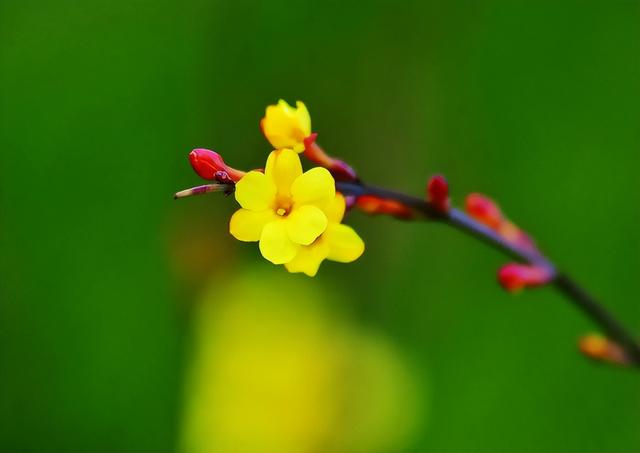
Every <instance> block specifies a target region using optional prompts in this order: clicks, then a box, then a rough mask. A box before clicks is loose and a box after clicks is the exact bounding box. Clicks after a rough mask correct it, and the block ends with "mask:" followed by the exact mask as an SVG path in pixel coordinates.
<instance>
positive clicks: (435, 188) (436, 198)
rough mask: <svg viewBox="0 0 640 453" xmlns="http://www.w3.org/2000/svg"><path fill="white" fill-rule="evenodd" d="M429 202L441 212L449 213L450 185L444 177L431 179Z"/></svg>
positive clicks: (428, 192) (428, 184)
mask: <svg viewBox="0 0 640 453" xmlns="http://www.w3.org/2000/svg"><path fill="white" fill-rule="evenodd" d="M427 200H428V201H429V203H431V204H432V205H433V207H434V208H436V209H437V210H438V211H440V212H443V213H444V212H447V211H448V210H449V207H450V205H451V202H450V200H449V183H448V182H447V180H446V179H445V177H444V176H442V175H435V176H432V177H431V178H429V182H428V183H427Z"/></svg>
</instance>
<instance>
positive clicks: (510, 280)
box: [498, 263, 553, 292]
mask: <svg viewBox="0 0 640 453" xmlns="http://www.w3.org/2000/svg"><path fill="white" fill-rule="evenodd" d="M552 278H553V273H552V272H551V271H550V270H549V269H547V268H545V267H543V266H534V265H526V264H516V263H510V264H507V265H505V266H503V267H502V268H500V270H499V271H498V282H499V283H500V285H501V286H502V287H503V288H504V289H506V290H507V291H509V292H515V291H518V290H521V289H522V288H525V287H533V286H541V285H544V284H546V283H549V282H550V281H551V279H552Z"/></svg>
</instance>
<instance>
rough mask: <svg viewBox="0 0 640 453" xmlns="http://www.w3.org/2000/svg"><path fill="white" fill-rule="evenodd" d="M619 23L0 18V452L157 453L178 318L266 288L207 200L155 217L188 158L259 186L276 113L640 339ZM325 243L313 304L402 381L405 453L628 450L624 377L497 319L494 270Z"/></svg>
mask: <svg viewBox="0 0 640 453" xmlns="http://www.w3.org/2000/svg"><path fill="white" fill-rule="evenodd" d="M639 20H640V4H639V3H638V2H636V1H632V0H628V1H625V0H614V1H610V2H601V1H595V0H591V1H578V0H567V1H559V2H551V1H539V2H521V1H510V0H509V1H508V0H500V1H499V0H488V1H482V2H474V1H464V0H459V1H445V0H441V1H401V2H391V1H380V0H377V1H371V2H356V1H351V2H349V1H346V2H345V1H341V2H333V1H325V2H320V1H294V0H286V1H285V0H276V1H270V2H247V1H237V2H230V1H227V2H223V1H205V0H185V1H183V2H171V1H166V0H160V1H151V0H132V1H120V0H109V1H106V0H95V1H91V2H84V3H80V2H75V1H70V0H62V1H56V2H54V1H31V0H25V1H22V2H18V1H10V0H9V1H4V2H1V3H0V123H1V124H2V128H1V129H0V450H2V451H42V450H48V451H166V450H171V449H174V448H176V447H177V444H178V433H179V429H180V424H181V415H182V406H183V401H182V392H183V378H184V373H185V371H184V370H185V364H186V363H187V358H188V357H189V353H188V351H190V350H191V348H192V344H191V341H190V340H189V338H190V335H189V331H190V330H189V326H190V323H189V322H188V321H189V319H190V316H189V315H190V314H191V312H192V310H191V308H190V307H191V303H192V302H193V301H194V300H197V299H198V297H199V295H200V294H201V291H202V288H203V287H204V286H205V285H206V284H207V282H208V281H209V280H210V278H211V275H218V276H219V278H223V277H224V276H225V275H226V274H225V272H224V269H225V268H226V269H230V270H231V271H232V272H233V273H236V274H242V273H243V272H244V270H245V269H246V268H247V267H246V266H247V265H248V264H250V263H251V264H256V261H260V265H261V266H271V265H270V264H268V263H267V262H265V261H261V258H260V257H259V256H258V251H257V250H256V248H255V247H252V246H247V245H246V244H241V243H238V242H234V241H233V240H232V238H230V236H229V235H228V234H227V233H226V228H227V219H228V215H229V214H230V213H231V212H232V211H233V209H234V206H233V205H234V202H233V200H231V199H226V200H225V199H222V197H215V196H209V197H204V198H198V199H193V200H185V201H182V202H180V203H174V202H173V201H172V200H171V194H172V193H173V192H174V191H175V190H177V189H180V188H183V187H186V186H189V185H194V184H196V183H197V178H196V177H195V175H193V174H192V172H191V170H190V168H189V167H188V163H187V160H186V154H187V152H188V151H189V150H190V149H191V148H193V147H197V146H198V147H210V148H214V149H216V150H218V151H219V152H221V153H223V155H224V156H225V159H226V160H227V161H228V162H229V163H231V164H232V165H236V166H238V167H246V168H250V167H257V166H260V165H262V163H263V162H264V159H265V157H266V153H267V152H268V151H269V148H268V147H267V145H266V142H265V141H264V139H263V138H262V137H261V136H260V134H259V131H258V128H257V122H258V119H259V118H260V117H261V114H262V112H263V109H264V107H265V106H266V105H267V104H269V103H272V102H274V101H276V100H277V99H278V98H280V97H283V98H285V99H287V100H289V101H294V100H296V99H302V100H304V101H305V103H306V104H307V106H308V107H309V109H310V112H311V115H312V119H313V125H314V130H316V131H318V132H319V134H320V135H319V141H320V143H322V145H323V146H324V147H325V148H326V149H327V150H328V151H330V152H333V153H334V154H337V155H339V156H341V157H343V158H345V160H347V161H348V162H351V163H353V164H354V166H355V167H356V168H357V169H358V170H359V171H360V174H361V175H362V176H363V178H365V179H366V180H369V181H375V182H378V183H380V184H381V185H387V186H390V187H395V188H398V189H404V190H408V191H411V192H414V193H421V192H422V191H423V188H424V183H425V180H426V178H427V176H428V175H429V174H431V173H435V172H442V173H444V174H446V175H447V177H448V178H449V181H450V183H451V186H452V192H453V197H454V201H457V202H461V201H462V199H463V197H464V194H466V193H467V192H469V191H473V190H478V191H482V192H486V193H488V194H489V195H493V196H495V197H496V198H497V199H498V200H499V201H500V203H501V205H502V206H503V208H504V209H505V211H506V212H507V214H508V215H509V216H510V217H511V218H512V219H514V220H515V221H516V222H518V223H519V224H521V225H522V226H524V227H525V228H527V229H528V230H529V231H530V232H531V233H532V234H533V235H534V236H535V237H536V238H537V239H538V241H539V243H540V244H541V245H542V248H543V250H545V251H548V252H549V254H550V255H551V256H553V257H557V259H558V262H559V263H560V264H561V265H562V266H563V267H565V268H567V269H571V270H572V271H573V272H574V273H575V275H576V277H577V278H578V279H579V280H581V281H582V282H584V283H585V284H586V286H587V287H589V288H591V289H592V290H593V291H594V293H595V294H597V295H599V296H601V297H602V298H603V299H604V300H605V301H606V303H607V305H608V306H609V307H610V308H611V309H612V310H613V311H614V312H616V313H617V314H619V315H620V316H621V317H622V318H623V319H625V320H626V323H627V324H629V325H631V326H633V327H640V306H638V304H637V284H638V282H637V273H638V268H639V264H640V231H639V230H638V227H637V226H638V223H639V221H640V207H639V206H638V202H637V199H638V195H637V192H638V189H637V172H638V169H639V168H640V153H639V152H638V149H640V133H639V129H638V124H637V119H638V117H639V116H640V82H639V81H640V59H638V55H640V27H639V26H638V24H639V23H640V22H639ZM349 222H350V223H351V224H352V225H354V226H355V227H356V228H357V229H358V231H359V232H360V233H361V236H362V237H363V238H364V239H365V242H366V243H367V251H366V253H365V255H364V256H363V257H362V258H361V259H360V260H359V261H358V262H357V263H355V264H353V265H348V266H347V265H338V264H325V265H324V266H323V268H322V269H321V272H320V274H319V276H318V277H317V278H316V280H315V281H314V284H318V285H327V286H334V287H337V288H339V291H340V292H341V293H342V296H341V300H344V301H345V302H344V305H345V307H344V310H346V311H348V312H349V313H350V316H351V318H352V319H353V320H354V322H357V323H359V324H360V325H362V326H364V327H367V326H369V327H372V328H375V330H376V331H381V332H384V334H385V335H386V336H387V337H389V338H392V339H393V341H394V343H395V344H396V347H399V348H400V349H401V350H402V351H403V354H405V355H407V356H411V357H413V363H415V364H416V366H417V367H418V368H419V373H424V374H426V375H428V376H429V388H430V397H429V407H428V409H427V412H428V413H429V419H428V423H426V424H424V426H422V427H421V430H420V432H419V435H418V436H417V438H416V439H415V442H414V445H412V446H410V447H408V449H409V450H410V451H486V452H489V451H505V450H517V451H545V450H551V451H585V452H596V451H598V452H599V451H637V450H639V449H640V430H638V418H639V415H640V385H639V382H640V381H639V380H638V379H639V377H638V375H637V373H634V372H630V371H626V370H620V369H613V368H607V367H598V366H595V365H593V364H591V363H589V362H587V361H585V360H584V359H583V358H582V357H580V356H579V355H578V354H577V353H576V351H575V341H576V339H577V337H578V336H579V335H581V334H583V333H585V332H586V331H588V330H589V329H591V326H590V325H589V324H588V323H587V322H586V321H585V320H584V319H582V317H581V316H580V315H579V314H578V313H577V312H576V311H575V310H574V309H573V308H572V307H571V306H570V305H569V304H567V303H566V302H565V301H564V300H562V299H561V298H560V297H559V296H558V295H556V294H555V293H553V291H551V290H549V289H543V290H539V291H534V292H531V293H525V294H522V295H521V296H519V297H511V296H509V295H506V294H503V293H502V292H501V291H500V290H499V289H498V288H497V287H496V285H495V283H494V274H495V269H496V268H497V266H498V265H500V264H501V263H503V262H504V259H503V258H502V257H500V256H498V255H497V254H496V253H494V252H492V251H490V250H488V249H487V248H486V247H484V246H482V245H481V244H477V243H475V242H473V241H472V240H470V239H468V238H465V237H461V236H460V235H459V234H458V233H457V232H454V231H449V230H445V229H444V228H442V227H440V226H430V225H425V224H408V223H401V222H397V221H394V220H391V219H382V218H376V219H369V218H367V217H365V216H363V215H360V214H355V215H353V216H351V217H350V219H349ZM382 231H384V234H380V233H381V232H382ZM274 270H275V269H274ZM283 272H284V271H283ZM292 278H299V276H295V277H294V276H292ZM345 429H348V427H346V428H345Z"/></svg>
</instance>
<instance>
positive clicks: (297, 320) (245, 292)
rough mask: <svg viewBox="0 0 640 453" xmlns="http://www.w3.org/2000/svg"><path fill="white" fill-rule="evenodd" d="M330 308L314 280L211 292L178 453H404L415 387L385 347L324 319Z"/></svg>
mask: <svg viewBox="0 0 640 453" xmlns="http://www.w3.org/2000/svg"><path fill="white" fill-rule="evenodd" d="M327 303H328V300H327V299H326V296H325V295H324V294H323V293H321V292H319V288H318V287H316V286H314V285H312V282H311V281H307V282H301V281H294V280H292V279H290V278H286V277H285V278H279V277H277V278H267V277H264V276H259V275H256V274H249V275H244V276H242V277H241V278H239V279H238V280H235V281H233V282H229V283H225V284H224V286H223V287H221V286H220V284H214V285H213V286H212V289H211V291H210V292H209V293H208V294H207V295H206V296H205V298H204V300H203V302H202V304H201V305H200V306H199V312H198V313H197V320H196V321H197V322H196V338H195V347H196V350H195V356H194V362H193V365H192V369H191V373H190V375H189V379H188V381H187V382H188V387H187V394H186V396H187V406H186V413H185V420H184V427H183V428H184V429H183V438H182V450H183V451H187V452H207V453H209V452H211V453H216V452H221V453H222V452H224V453H228V452H239V453H242V452H247V453H255V452H265V453H269V452H276V453H287V452H291V453H306V452H309V453H311V452H319V451H328V452H329V451H330V452H353V453H357V452H388V451H398V450H400V449H402V448H406V447H407V446H409V445H410V443H411V440H412V438H413V434H414V433H415V428H416V426H417V422H418V421H419V411H418V407H419V406H420V405H421V404H422V402H421V398H420V394H421V389H420V388H419V386H418V384H417V382H418V380H417V378H416V377H415V376H414V375H413V374H412V373H411V371H410V367H409V366H408V364H407V362H406V360H405V359H403V358H402V357H401V355H400V354H399V352H398V351H397V349H396V348H395V347H394V346H393V344H391V343H390V342H389V341H388V340H387V339H385V338H383V337H381V336H379V335H376V334H374V333H372V332H369V331H364V330H362V329H360V328H358V327H357V326H354V325H353V324H351V323H349V322H347V321H346V320H345V319H344V317H341V316H339V315H337V314H335V313H334V314H330V313H329V312H327V311H326V310H323V308H322V307H325V306H326V304H327ZM420 382H421V383H422V382H423V381H422V380H420Z"/></svg>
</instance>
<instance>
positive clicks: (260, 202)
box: [235, 171, 276, 211]
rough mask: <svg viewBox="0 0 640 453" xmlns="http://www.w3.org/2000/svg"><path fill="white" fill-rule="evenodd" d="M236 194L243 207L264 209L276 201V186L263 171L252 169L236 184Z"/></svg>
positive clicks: (256, 209)
mask: <svg viewBox="0 0 640 453" xmlns="http://www.w3.org/2000/svg"><path fill="white" fill-rule="evenodd" d="M235 195H236V200H237V201H238V203H240V206H242V207H243V208H245V209H250V210H252V211H263V210H265V209H267V208H268V207H270V206H271V205H272V204H273V203H274V201H275V197H276V186H275V184H273V181H271V179H270V178H268V177H267V176H265V175H264V174H263V173H260V172H259V171H250V172H249V173H247V174H246V175H244V176H243V177H242V179H241V180H240V181H238V183H237V184H236V192H235Z"/></svg>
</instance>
